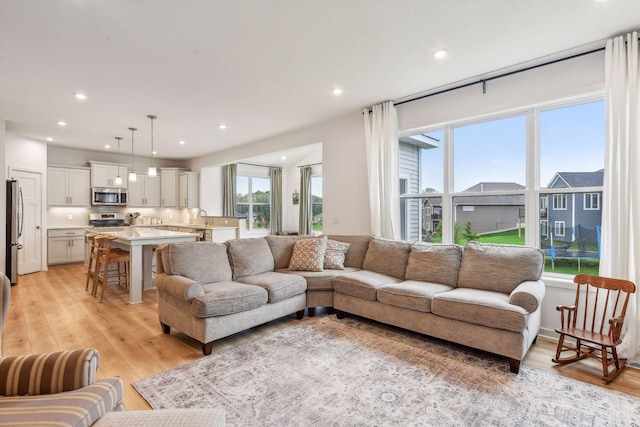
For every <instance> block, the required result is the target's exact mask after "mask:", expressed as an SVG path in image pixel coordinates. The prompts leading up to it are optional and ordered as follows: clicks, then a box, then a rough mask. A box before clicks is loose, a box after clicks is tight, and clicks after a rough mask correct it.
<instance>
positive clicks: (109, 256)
mask: <svg viewBox="0 0 640 427" xmlns="http://www.w3.org/2000/svg"><path fill="white" fill-rule="evenodd" d="M116 239H117V237H115V236H106V235H97V236H95V238H94V244H95V246H96V251H97V252H96V264H95V270H94V274H93V288H92V290H91V295H93V296H96V295H97V293H98V285H99V284H100V283H102V291H101V292H100V302H102V301H104V289H105V287H106V286H107V285H111V284H118V285H119V286H122V287H123V288H124V289H128V287H129V267H130V259H131V258H130V256H129V252H128V251H125V250H123V249H119V248H112V247H111V243H112V242H113V241H114V240H116ZM112 264H116V268H115V269H111V268H110V266H111V265H112Z"/></svg>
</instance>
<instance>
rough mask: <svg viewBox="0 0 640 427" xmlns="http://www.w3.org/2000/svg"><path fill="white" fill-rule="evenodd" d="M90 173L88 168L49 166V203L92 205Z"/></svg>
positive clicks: (54, 204) (50, 204) (51, 204)
mask: <svg viewBox="0 0 640 427" xmlns="http://www.w3.org/2000/svg"><path fill="white" fill-rule="evenodd" d="M90 181H91V179H90V173H89V169H87V168H67V167H55V166H50V167H48V168H47V205H49V206H90V205H91V196H90V195H91V188H90Z"/></svg>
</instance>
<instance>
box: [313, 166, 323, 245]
mask: <svg viewBox="0 0 640 427" xmlns="http://www.w3.org/2000/svg"><path fill="white" fill-rule="evenodd" d="M311 215H312V222H313V231H314V232H316V233H320V232H322V176H312V177H311Z"/></svg>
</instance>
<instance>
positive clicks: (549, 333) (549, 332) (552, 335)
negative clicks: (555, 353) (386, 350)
mask: <svg viewBox="0 0 640 427" xmlns="http://www.w3.org/2000/svg"><path fill="white" fill-rule="evenodd" d="M538 336H541V337H545V338H548V339H550V340H553V341H558V333H557V332H556V331H554V330H553V329H547V328H540V330H539V331H538Z"/></svg>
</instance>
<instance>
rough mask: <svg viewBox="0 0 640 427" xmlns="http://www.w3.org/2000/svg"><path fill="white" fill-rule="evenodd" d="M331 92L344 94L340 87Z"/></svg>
mask: <svg viewBox="0 0 640 427" xmlns="http://www.w3.org/2000/svg"><path fill="white" fill-rule="evenodd" d="M331 93H332V94H334V95H342V89H340V88H339V87H337V88H335V89H333V90H332V91H331Z"/></svg>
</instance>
